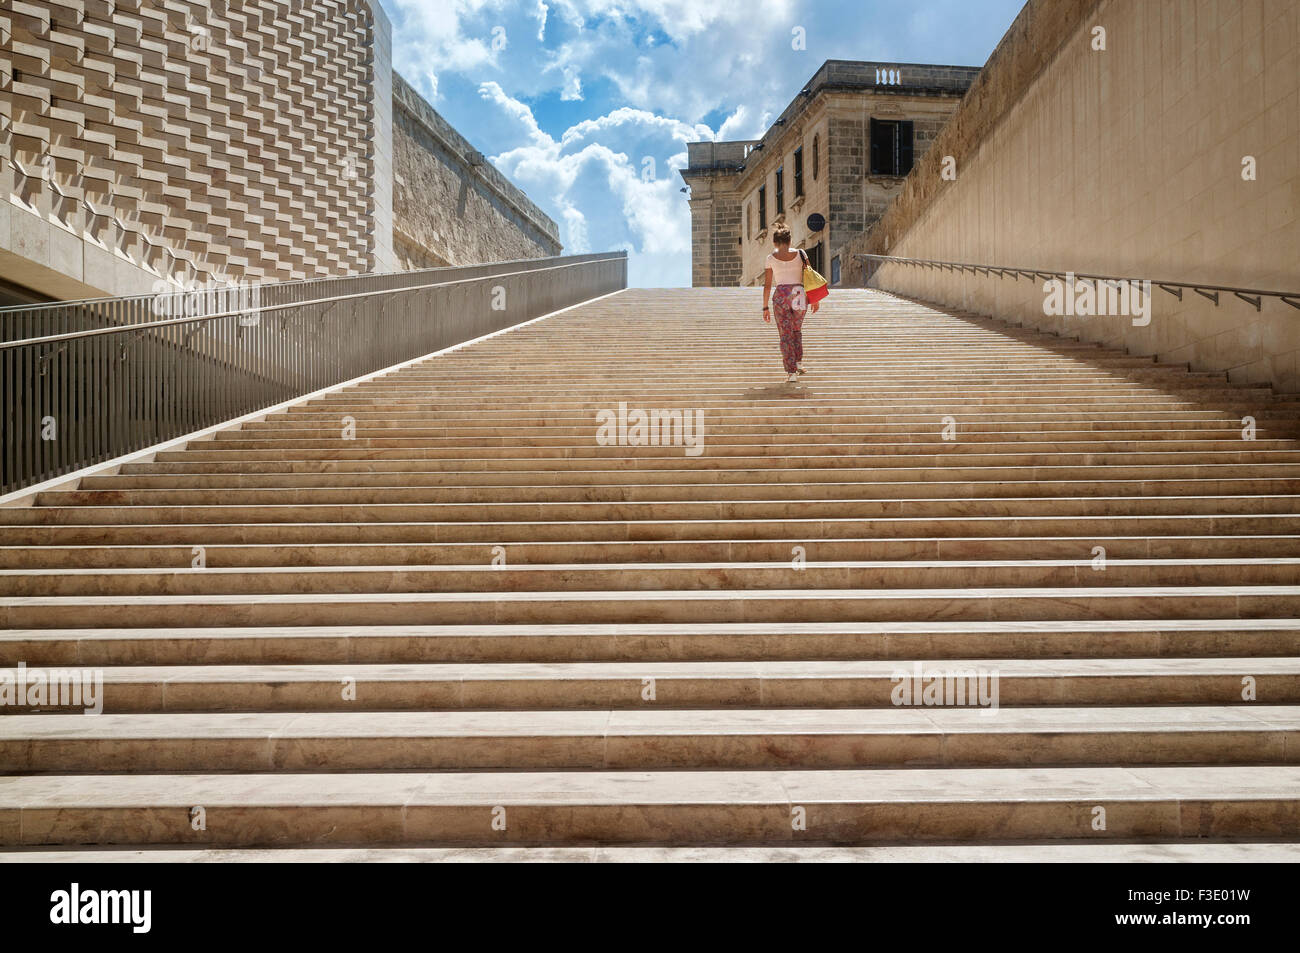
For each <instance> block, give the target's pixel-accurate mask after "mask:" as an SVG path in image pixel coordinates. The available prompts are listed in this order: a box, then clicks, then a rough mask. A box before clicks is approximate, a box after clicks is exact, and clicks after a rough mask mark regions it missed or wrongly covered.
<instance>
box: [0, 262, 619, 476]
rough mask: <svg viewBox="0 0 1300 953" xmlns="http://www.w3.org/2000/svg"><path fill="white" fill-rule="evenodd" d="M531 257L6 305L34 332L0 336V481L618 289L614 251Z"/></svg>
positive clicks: (44, 471) (127, 446)
mask: <svg viewBox="0 0 1300 953" xmlns="http://www.w3.org/2000/svg"><path fill="white" fill-rule="evenodd" d="M537 265H538V266H537V267H528V265H527V264H525V263H524V262H519V263H508V264H504V265H500V264H498V265H468V266H463V267H461V268H457V269H454V270H453V271H451V272H450V273H446V272H440V273H436V274H420V273H415V274H416V277H414V278H409V277H405V275H406V274H409V273H402V274H397V275H387V274H385V275H374V276H364V277H360V276H342V277H338V278H334V279H324V280H330V281H333V282H336V283H335V284H330V285H325V286H322V287H318V286H317V285H316V284H314V283H313V284H311V285H310V286H309V287H304V288H297V289H289V292H288V293H290V294H294V293H296V294H297V295H298V296H300V297H302V298H304V299H305V300H291V301H285V300H283V295H282V293H280V292H276V291H275V290H268V289H263V290H265V291H266V293H267V296H268V297H269V298H270V300H267V301H263V299H262V298H261V297H254V298H249V297H245V296H244V295H243V294H240V295H239V296H238V297H221V298H215V297H213V298H207V297H205V298H204V300H203V301H202V302H201V304H203V305H204V306H206V309H207V310H208V313H206V314H205V313H194V312H195V311H202V310H203V308H195V309H193V310H191V311H190V313H188V314H186V313H184V312H180V311H169V312H167V313H166V316H162V315H161V313H160V311H159V310H157V309H154V308H153V302H152V301H151V300H150V298H149V297H134V296H128V297H121V298H110V299H100V300H99V301H98V302H96V303H95V304H94V305H93V306H84V305H82V306H78V305H73V306H71V307H67V308H65V309H63V311H61V312H60V311H56V312H54V313H52V314H51V313H50V312H47V311H44V310H42V309H36V310H35V312H29V313H27V314H24V312H23V310H21V309H20V310H18V311H16V312H9V313H6V314H5V315H3V316H0V317H3V318H4V319H5V321H4V322H0V331H4V330H9V331H10V332H16V333H22V331H21V330H19V329H30V330H27V333H29V334H34V335H36V336H31V337H26V338H23V339H21V340H10V341H0V405H3V407H4V413H3V414H0V494H9V493H11V492H16V491H19V490H20V489H21V488H23V487H28V486H31V485H33V484H39V483H41V482H43V481H46V480H50V479H53V478H57V477H62V476H64V475H65V474H69V473H73V472H75V471H77V470H80V469H83V468H85V467H88V466H93V465H94V464H97V463H102V462H104V461H106V460H111V459H115V458H119V457H122V456H124V455H126V454H129V453H133V452H136V451H138V450H142V449H144V448H146V447H157V446H160V445H162V444H164V443H166V442H168V441H171V440H176V439H178V438H183V437H185V436H186V435H187V434H194V433H197V432H199V431H201V430H204V429H205V428H208V427H212V426H215V425H218V424H220V423H222V422H223V421H229V420H233V419H236V418H238V417H241V416H243V415H245V414H250V413H255V412H257V411H261V410H264V409H266V408H268V407H272V406H275V405H276V404H281V403H284V402H286V401H289V400H293V399H295V398H299V397H302V396H304V395H307V394H310V393H313V392H315V391H318V390H323V389H325V388H328V387H333V386H335V385H337V384H341V383H343V382H344V381H348V380H354V379H357V378H360V377H363V376H365V375H367V374H371V373H374V372H376V371H379V370H382V369H384V368H386V367H394V366H396V365H398V364H400V363H402V362H405V361H409V360H412V359H415V358H419V357H421V356H423V355H427V354H432V353H434V352H437V351H439V350H441V349H443V348H446V347H451V346H454V345H458V344H463V343H464V342H466V341H469V340H472V339H474V338H478V337H481V336H483V335H485V334H491V333H494V332H497V331H502V330H505V329H506V328H509V327H514V326H516V325H518V324H520V323H522V322H524V321H528V320H531V319H533V318H537V317H540V316H542V315H544V314H547V313H550V312H553V311H557V310H559V309H562V308H567V307H570V306H572V305H576V304H579V303H581V302H584V301H589V300H591V299H593V298H596V297H599V296H601V295H605V294H609V293H611V292H614V291H617V290H619V289H622V288H625V287H627V255H626V253H625V252H615V253H610V252H600V253H596V254H592V255H581V256H571V257H569V258H555V259H537ZM566 269H567V270H566ZM561 271H564V273H563V274H561V273H560V272H561ZM497 286H500V289H501V292H502V293H501V294H499V295H498V294H497ZM227 290H229V291H230V292H231V293H232V294H233V293H234V291H235V289H227ZM405 292H411V293H405ZM172 303H173V304H175V303H176V302H175V301H173V302H172ZM188 303H189V302H187V304H188ZM92 308H93V310H92ZM218 309H220V310H218ZM83 312H89V313H83ZM262 314H269V315H270V317H269V319H267V320H261V317H260V316H261V315H262ZM28 321H32V322H36V323H35V324H34V325H33V324H28V323H27V322H28ZM133 321H136V322H138V323H132V322H133ZM85 322H94V323H93V324H89V325H88V324H87V323H85ZM4 325H8V327H7V328H6V327H4ZM69 327H71V328H73V330H67V329H68V328H69ZM52 331H53V332H57V333H49V332H52ZM110 335H117V336H116V337H111V336H110ZM377 412H382V411H377ZM343 439H349V438H347V437H344V438H343Z"/></svg>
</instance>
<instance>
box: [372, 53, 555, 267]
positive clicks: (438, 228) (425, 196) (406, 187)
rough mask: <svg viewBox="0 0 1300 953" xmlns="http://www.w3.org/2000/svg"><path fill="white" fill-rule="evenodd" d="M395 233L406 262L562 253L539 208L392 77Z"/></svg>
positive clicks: (429, 264) (451, 262) (457, 261)
mask: <svg viewBox="0 0 1300 953" xmlns="http://www.w3.org/2000/svg"><path fill="white" fill-rule="evenodd" d="M393 150H394V169H395V172H396V177H395V179H394V189H393V208H394V220H393V234H394V245H395V249H396V252H397V257H398V260H399V261H400V262H401V264H402V266H403V267H405V268H427V267H432V266H435V265H464V264H475V263H480V262H493V261H510V260H513V259H519V258H541V257H546V256H549V255H558V254H559V253H560V250H561V247H562V246H561V244H560V238H559V230H558V229H557V227H556V225H555V223H554V222H553V221H551V219H550V218H549V217H547V216H546V215H545V214H544V213H543V212H542V210H541V209H539V208H538V207H537V206H536V205H534V204H533V203H532V202H531V201H530V200H529V199H528V197H527V196H526V195H524V193H523V192H521V191H520V190H519V189H518V188H516V187H515V186H514V185H513V184H511V182H510V181H509V180H508V179H507V178H506V177H505V176H504V175H502V174H501V173H500V172H498V171H497V170H496V169H495V168H494V167H493V166H492V165H491V164H489V163H488V162H487V161H486V160H485V159H484V157H483V155H482V154H481V153H479V152H478V151H477V150H475V149H474V148H473V146H471V145H470V144H469V142H467V141H466V140H465V139H464V138H463V137H462V136H461V135H460V134H459V133H458V132H456V130H455V129H453V128H452V127H451V125H450V124H449V123H448V122H447V121H446V120H445V119H443V118H442V116H440V115H438V113H437V111H436V110H434V108H433V107H432V106H430V105H429V104H428V103H427V102H425V101H424V100H423V99H422V98H421V97H420V95H419V94H418V93H417V92H416V91H415V89H414V88H413V87H411V86H410V85H409V84H408V83H406V82H405V81H404V80H403V79H402V78H401V77H400V76H398V75H396V74H394V75H393Z"/></svg>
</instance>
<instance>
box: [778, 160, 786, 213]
mask: <svg viewBox="0 0 1300 953" xmlns="http://www.w3.org/2000/svg"><path fill="white" fill-rule="evenodd" d="M784 213H785V168H784V167H782V168H779V169H777V170H776V214H777V215H782V214H784Z"/></svg>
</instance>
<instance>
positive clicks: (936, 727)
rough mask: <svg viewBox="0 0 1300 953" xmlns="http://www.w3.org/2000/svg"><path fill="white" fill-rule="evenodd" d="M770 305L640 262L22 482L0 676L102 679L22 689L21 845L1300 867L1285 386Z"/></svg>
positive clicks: (1290, 428) (941, 325)
mask: <svg viewBox="0 0 1300 953" xmlns="http://www.w3.org/2000/svg"><path fill="white" fill-rule="evenodd" d="M758 312H759V301H758V297H757V293H756V292H755V291H753V290H752V289H750V290H739V289H716V290H711V289H689V290H688V289H666V290H629V291H625V292H622V293H619V294H616V295H612V296H609V297H606V298H603V299H600V300H597V301H595V302H591V303H588V304H585V305H581V306H578V307H575V308H572V309H569V310H566V311H564V312H560V313H557V314H555V315H552V316H550V317H548V318H545V319H543V320H540V321H536V322H533V323H530V324H528V325H525V326H522V327H520V328H517V329H515V330H512V331H509V332H506V333H503V334H499V335H496V336H493V337H491V338H489V339H486V340H482V341H479V342H475V343H472V344H470V345H467V346H463V347H461V348H458V349H455V350H452V351H450V352H448V353H443V354H440V355H436V356H433V357H430V358H428V359H426V360H422V361H420V362H416V363H413V364H411V365H408V366H404V367H402V368H400V369H397V370H394V371H392V372H390V373H387V374H382V375H379V376H376V377H374V378H373V379H371V380H368V381H366V382H364V383H360V384H355V385H352V386H348V387H345V388H341V389H339V390H336V391H334V392H331V393H329V394H327V395H325V396H322V397H318V398H316V399H313V400H310V401H306V402H303V403H300V404H298V405H296V406H294V407H293V408H292V409H290V410H289V411H287V412H284V413H278V414H273V415H270V416H268V417H266V418H265V419H264V420H262V421H259V422H255V423H246V424H244V425H242V426H240V427H238V428H237V429H234V428H232V429H228V430H225V431H222V432H220V433H219V434H217V435H216V437H215V438H214V439H210V440H202V441H194V442H191V443H190V444H189V446H188V447H186V448H185V449H183V450H178V451H168V452H160V453H158V454H157V455H156V459H154V460H153V461H152V462H143V463H133V464H128V465H125V466H122V467H121V471H120V472H117V473H113V474H111V475H100V476H91V477H88V478H85V479H83V480H82V481H81V483H80V486H79V487H78V488H76V489H72V490H60V491H54V492H42V493H40V494H39V495H38V496H37V498H36V499H35V501H34V504H33V505H28V506H12V507H7V508H0V626H3V632H2V633H0V666H8V667H10V668H13V667H16V666H18V665H19V663H23V664H24V665H25V666H26V671H27V672H28V673H31V672H32V671H33V670H36V669H45V670H48V669H75V670H78V671H80V670H87V671H102V677H103V684H104V692H103V704H104V710H103V713H102V714H99V715H94V716H88V715H85V714H83V713H81V710H80V709H76V710H69V709H68V708H66V707H65V708H46V709H45V710H40V711H35V712H34V711H31V710H30V709H29V708H27V707H24V705H23V704H21V702H22V699H19V700H18V702H19V703H18V704H10V705H8V706H5V707H0V712H2V713H3V717H0V772H3V776H2V777H0V847H3V849H4V850H6V851H8V854H7V855H6V856H8V857H10V859H13V858H19V859H22V858H26V859H39V858H40V857H41V856H42V855H41V854H40V853H39V851H41V850H44V851H68V850H71V849H74V848H75V849H78V850H83V849H84V848H85V845H97V846H100V847H105V846H116V847H119V848H124V849H125V848H136V847H141V846H148V847H158V848H161V847H164V846H171V847H176V848H180V847H185V848H212V847H227V848H251V847H281V848H306V847H313V848H320V847H331V846H333V847H373V848H385V847H386V848H394V849H395V848H405V847H413V846H416V845H422V846H427V847H434V848H437V847H485V848H506V847H511V848H517V847H525V846H533V847H537V848H556V847H579V846H583V845H662V846H680V847H689V846H696V847H699V846H718V847H721V846H724V845H751V846H756V847H762V848H763V849H775V848H799V847H807V848H808V849H810V850H812V849H814V848H818V849H823V850H824V848H825V847H826V846H827V845H865V846H870V845H875V846H881V845H884V846H891V849H892V846H918V845H920V846H923V845H950V846H951V845H957V846H961V845H967V846H972V847H975V848H978V849H979V852H980V855H982V856H987V855H988V852H989V851H996V850H999V849H1014V848H1016V847H1018V846H1019V847H1032V848H1034V849H1045V848H1055V847H1058V846H1059V847H1060V849H1062V850H1069V849H1071V848H1074V847H1077V848H1078V849H1080V850H1088V851H1093V852H1095V851H1096V850H1097V849H1098V846H1099V845H1109V847H1110V848H1112V849H1113V850H1114V851H1117V852H1122V851H1125V850H1128V851H1130V852H1132V851H1133V850H1138V852H1139V855H1142V856H1146V855H1143V854H1141V852H1142V851H1143V850H1146V849H1147V848H1150V849H1151V850H1156V851H1159V850H1165V851H1172V852H1176V851H1182V852H1184V854H1186V853H1187V852H1188V851H1189V850H1190V851H1191V855H1192V856H1210V855H1212V852H1213V851H1214V850H1215V849H1217V848H1219V847H1222V846H1223V845H1225V844H1232V843H1235V842H1242V843H1244V844H1247V845H1253V846H1254V847H1258V846H1259V845H1268V846H1269V848H1270V850H1273V851H1275V852H1281V853H1282V854H1290V855H1293V856H1297V855H1296V854H1295V851H1296V845H1297V844H1300V621H1297V618H1298V617H1300V611H1298V610H1300V442H1297V437H1300V415H1298V411H1300V399H1297V398H1294V397H1279V396H1275V395H1274V394H1272V392H1271V391H1270V390H1269V389H1268V388H1265V387H1244V386H1235V385H1230V384H1228V383H1227V382H1226V381H1225V380H1224V377H1223V375H1221V374H1220V375H1212V374H1199V373H1191V372H1189V371H1187V370H1186V369H1185V368H1181V367H1169V366H1162V365H1157V364H1154V363H1153V362H1152V361H1151V360H1150V359H1146V358H1139V357H1129V356H1125V355H1123V354H1121V353H1118V352H1115V351H1109V350H1105V349H1102V348H1099V347H1096V346H1092V345H1087V344H1082V343H1079V342H1077V341H1074V340H1066V339H1061V338H1057V337H1053V336H1049V335H1044V334H1041V333H1039V332H1036V331H1032V330H1027V329H1022V328H1018V327H1012V326H1008V325H1004V324H1001V323H999V322H996V321H993V320H989V319H985V318H979V317H975V316H970V315H961V314H951V313H945V312H942V311H938V310H934V309H931V308H928V307H925V306H922V305H920V304H916V303H912V302H909V301H906V300H903V299H899V298H895V297H892V296H890V295H887V294H883V293H879V292H872V291H842V292H836V293H835V294H833V295H832V296H831V298H830V300H829V301H828V302H827V304H826V305H825V307H824V308H823V309H822V311H821V313H820V314H818V315H816V316H810V317H809V319H808V322H807V325H806V332H805V346H806V357H805V363H806V364H807V366H808V368H809V373H808V374H807V376H806V377H805V378H803V380H802V381H801V382H800V383H798V384H787V383H785V382H784V374H783V372H782V370H781V366H780V358H779V354H778V351H777V336H776V331H775V329H774V327H773V326H772V325H765V324H763V323H762V321H761V320H760V317H759V313H758ZM1099 320H1103V319H1099ZM620 405H623V406H622V409H621V411H620ZM673 410H676V411H681V412H683V414H684V415H685V416H684V417H683V418H682V419H684V420H688V421H694V420H695V419H696V412H697V411H698V412H699V413H698V419H700V420H701V421H702V425H703V430H702V441H701V442H700V444H699V445H698V446H683V445H681V444H680V443H673V442H671V441H668V442H667V443H668V445H658V446H655V445H633V444H634V443H635V440H634V439H628V440H621V439H618V434H617V426H615V428H614V430H613V432H611V431H610V428H609V427H608V426H605V427H604V430H602V429H601V428H602V421H607V420H608V419H609V417H610V416H611V415H612V416H614V417H615V418H617V417H618V416H619V415H620V413H622V416H623V417H624V418H625V419H628V420H630V421H632V423H633V424H635V422H636V419H637V416H638V414H637V412H638V411H644V412H645V413H646V414H647V415H650V416H651V417H652V418H653V419H655V420H659V419H660V418H661V416H662V415H660V414H652V413H651V412H653V411H673ZM1246 418H1250V420H1246ZM635 430H636V428H635V427H632V428H631V430H630V431H629V432H630V433H632V436H633V438H634V437H635ZM689 433H690V432H689V431H688V434H689ZM694 435H695V436H700V435H701V434H698V433H697V434H694ZM670 436H673V437H676V436H680V431H677V430H674V431H673V432H672V433H671V434H670ZM610 438H613V439H610ZM967 686H969V687H970V692H969V693H967V694H966V695H965V697H964V698H959V697H956V696H955V695H954V690H955V688H965V687H967ZM977 687H978V691H977ZM918 689H919V690H918ZM931 689H933V690H934V691H938V692H940V694H939V696H938V697H937V698H936V697H935V696H934V694H933V692H931V691H929V690H931ZM944 691H946V694H944ZM981 693H983V694H981ZM900 701H901V702H902V703H899V702H900ZM927 701H930V702H934V701H938V702H941V703H940V704H927V703H926V702H927ZM961 702H964V704H963V703H961ZM972 702H975V703H974V704H972ZM1134 845H1137V846H1136V847H1135V846H1134ZM29 850H30V851H33V853H25V851H29ZM159 853H160V854H161V853H162V852H161V851H159ZM379 853H382V851H380V852H379ZM541 853H543V854H544V853H545V851H542V852H541ZM522 856H527V852H526V851H525V852H524V853H523V854H522ZM1116 856H1119V854H1116Z"/></svg>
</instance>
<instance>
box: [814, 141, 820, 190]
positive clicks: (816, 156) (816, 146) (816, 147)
mask: <svg viewBox="0 0 1300 953" xmlns="http://www.w3.org/2000/svg"><path fill="white" fill-rule="evenodd" d="M821 152H822V137H821V136H820V135H816V136H813V181H814V182H816V181H817V166H818V165H819V163H818V161H817V160H818V159H820V158H821Z"/></svg>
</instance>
